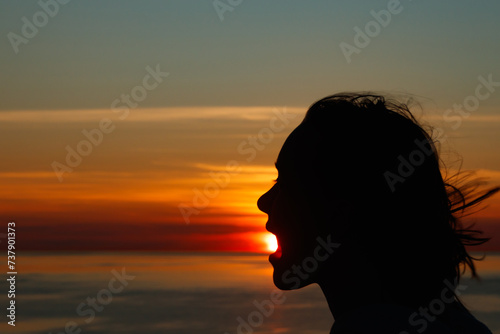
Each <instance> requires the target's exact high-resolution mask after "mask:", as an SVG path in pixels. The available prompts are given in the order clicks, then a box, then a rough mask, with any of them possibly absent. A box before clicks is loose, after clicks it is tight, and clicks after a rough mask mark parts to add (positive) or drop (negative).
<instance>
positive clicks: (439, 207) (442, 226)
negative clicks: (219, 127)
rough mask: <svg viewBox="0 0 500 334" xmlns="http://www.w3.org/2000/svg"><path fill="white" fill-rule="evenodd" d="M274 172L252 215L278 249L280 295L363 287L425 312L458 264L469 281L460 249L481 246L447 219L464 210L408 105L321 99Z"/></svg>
mask: <svg viewBox="0 0 500 334" xmlns="http://www.w3.org/2000/svg"><path fill="white" fill-rule="evenodd" d="M276 167H277V170H278V179H277V180H276V183H275V185H274V186H273V187H272V188H271V189H270V190H269V191H268V192H266V193H265V194H264V195H262V197H261V198H260V199H259V200H258V207H259V209H260V210H262V211H263V212H265V213H267V214H268V216H269V219H268V222H267V224H266V228H267V229H268V231H270V232H271V233H273V234H275V235H276V236H277V239H278V243H279V248H278V251H277V252H276V253H275V254H272V255H271V256H270V261H271V263H272V265H273V267H274V274H273V280H274V283H275V285H276V286H277V287H278V288H280V289H284V290H287V289H296V288H300V287H303V286H306V285H309V284H311V283H318V284H320V286H322V288H324V286H327V285H332V286H334V285H335V286H336V288H337V289H343V288H345V286H346V285H349V284H351V283H353V284H362V282H363V280H364V281H365V282H366V284H369V282H375V283H373V284H375V285H376V289H378V290H379V291H380V296H382V297H381V298H383V299H384V300H385V301H390V302H394V303H399V304H407V305H421V304H422V303H425V301H428V300H430V299H432V298H434V297H435V296H436V295H439V293H440V291H441V290H442V288H443V286H445V285H444V284H445V283H444V282H445V280H448V281H449V282H450V283H453V282H455V281H456V279H458V278H459V277H460V272H461V270H460V266H461V264H468V265H469V266H470V268H471V269H472V273H473V275H474V276H475V270H474V265H473V263H472V258H471V257H470V256H469V254H468V253H467V252H466V250H465V247H464V245H465V244H468V243H469V244H479V243H482V242H485V241H486V240H487V239H482V238H476V237H474V236H473V233H472V232H475V231H469V230H465V229H459V228H458V227H457V224H458V221H457V219H456V218H455V216H454V215H453V213H454V212H456V211H458V210H463V209H464V208H465V207H467V206H469V205H470V204H467V203H466V202H465V197H463V195H462V193H460V191H459V190H458V189H457V188H455V187H452V186H450V185H448V184H447V183H446V182H445V181H444V180H443V178H442V176H441V172H440V164H439V157H438V152H437V150H436V147H435V145H434V143H433V141H432V139H431V137H430V136H429V134H428V133H427V132H426V131H425V130H424V129H423V128H422V126H420V125H419V123H418V122H417V121H416V119H415V118H414V117H413V115H412V114H411V112H410V111H409V109H408V108H407V106H406V105H404V104H401V103H397V102H394V101H387V100H386V99H385V98H384V97H382V96H378V95H373V94H351V93H345V94H337V95H333V96H329V97H326V98H323V99H321V100H319V101H317V102H316V103H314V104H313V105H312V106H311V107H310V108H309V110H308V112H307V114H306V116H305V118H304V120H303V121H302V123H301V124H300V125H299V126H298V127H297V128H296V129H295V130H294V131H293V132H292V133H291V134H290V135H289V137H288V138H287V139H286V141H285V143H284V145H283V147H282V149H281V151H280V153H279V155H278V158H277V161H276ZM495 191H496V190H495ZM489 195H490V194H487V195H484V196H483V197H486V196H489ZM481 199H482V198H481ZM459 202H460V206H459V205H458V203H459Z"/></svg>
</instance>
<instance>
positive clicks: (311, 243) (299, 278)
mask: <svg viewBox="0 0 500 334" xmlns="http://www.w3.org/2000/svg"><path fill="white" fill-rule="evenodd" d="M314 147H315V145H314V136H312V133H311V131H310V130H309V129H308V128H307V127H306V126H304V125H299V126H298V127H297V128H296V129H295V130H294V131H293V132H292V133H291V134H290V135H289V137H288V138H287V139H286V141H285V143H284V145H283V147H282V148H281V151H280V153H279V155H278V159H277V161H276V168H277V170H278V179H277V180H276V183H275V184H274V186H273V187H272V188H271V189H269V191H267V192H266V193H265V194H264V195H262V196H261V197H260V198H259V200H258V202H257V206H258V207H259V209H260V210H261V211H263V212H265V213H267V214H268V221H267V223H266V229H267V230H268V231H269V232H271V233H273V234H275V235H276V238H277V240H278V250H277V251H276V252H275V253H273V254H271V255H270V256H269V261H270V262H271V264H272V265H273V268H274V273H273V281H274V284H275V285H276V286H277V287H278V288H280V289H282V290H291V289H297V288H300V287H303V286H306V285H308V284H311V283H313V282H315V281H316V278H317V274H318V270H315V271H314V272H308V271H306V270H304V268H301V264H302V263H303V262H304V259H306V258H311V256H312V255H313V251H314V248H315V247H317V245H318V244H317V241H316V238H317V237H318V235H319V234H318V231H317V227H316V224H315V221H314V217H315V215H314V214H313V213H314V207H313V205H311V203H312V201H311V199H313V198H314V197H315V195H316V190H315V189H316V187H315V186H314V185H313V183H314V180H313V177H312V175H313V174H312V173H313V171H312V170H311V165H312V164H311V161H312V159H315V152H314ZM305 184H308V185H309V186H307V187H305V186H304V185H305Z"/></svg>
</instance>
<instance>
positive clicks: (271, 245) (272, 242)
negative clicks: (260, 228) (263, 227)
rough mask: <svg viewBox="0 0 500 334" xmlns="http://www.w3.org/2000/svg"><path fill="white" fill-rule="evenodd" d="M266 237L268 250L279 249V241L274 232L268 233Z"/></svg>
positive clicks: (274, 250)
mask: <svg viewBox="0 0 500 334" xmlns="http://www.w3.org/2000/svg"><path fill="white" fill-rule="evenodd" d="M265 238H266V244H267V250H269V251H271V252H273V253H274V252H276V250H277V249H278V241H277V240H276V236H275V235H274V234H268V235H266V236H265Z"/></svg>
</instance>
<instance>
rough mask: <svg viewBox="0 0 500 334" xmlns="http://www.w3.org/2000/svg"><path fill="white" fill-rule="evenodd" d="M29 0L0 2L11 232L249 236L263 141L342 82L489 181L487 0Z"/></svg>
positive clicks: (497, 82)
mask: <svg viewBox="0 0 500 334" xmlns="http://www.w3.org/2000/svg"><path fill="white" fill-rule="evenodd" d="M62 2H63V1H62ZM221 2H222V3H227V1H221ZM42 3H50V4H51V6H52V7H47V8H50V9H47V10H49V11H50V10H51V11H52V12H51V14H52V15H48V14H37V13H39V12H40V11H42V10H43V9H42V7H41V5H40V4H39V3H38V2H37V1H22V2H19V1H3V2H1V3H0V33H1V35H2V36H3V37H2V39H1V40H0V75H1V76H0V139H1V143H2V144H1V147H2V159H1V160H0V184H1V186H0V222H4V223H3V224H5V225H4V226H7V222H8V221H10V220H13V221H15V222H16V224H17V228H18V236H17V238H18V244H19V245H20V247H21V248H23V249H30V250H58V249H65V250H67V249H70V250H184V251H187V250H194V251H252V252H262V251H264V252H265V251H266V243H265V239H266V235H267V232H266V231H265V229H264V224H265V222H266V215H265V214H263V213H261V212H260V211H259V210H258V209H257V206H256V201H257V199H258V198H259V196H260V195H261V194H262V193H264V192H265V191H266V190H267V189H268V188H269V187H270V186H271V185H272V180H273V179H275V178H276V176H277V173H276V170H275V168H274V162H275V160H276V157H277V154H278V152H279V149H280V147H281V145H282V144H283V142H284V140H285V139H286V137H287V136H288V134H289V133H290V132H291V131H292V130H293V129H294V128H295V127H296V126H297V125H298V124H299V123H300V121H301V120H302V118H303V116H304V114H305V112H306V110H307V107H308V106H309V105H310V104H312V103H313V102H314V101H316V100H317V99H319V98H322V97H324V96H326V95H329V94H333V93H337V92H341V91H366V90H369V91H376V92H381V93H390V94H393V95H395V96H402V97H403V99H407V98H408V97H412V98H413V99H415V100H416V101H418V102H420V104H421V108H416V109H415V110H416V115H417V116H418V118H419V119H421V120H423V121H424V122H426V123H429V124H432V125H434V126H436V127H440V128H441V129H443V131H444V133H445V135H446V137H447V141H445V142H444V143H442V147H441V149H442V152H443V156H442V157H443V160H444V162H445V163H447V165H448V166H449V167H450V169H452V170H454V169H457V168H458V167H459V166H460V160H459V159H460V157H461V158H463V163H462V164H461V168H462V169H463V170H477V171H478V176H484V177H487V178H489V180H490V182H491V184H492V185H493V184H496V185H499V184H500V155H499V149H498V148H499V144H500V131H499V129H500V66H499V65H500V62H499V54H500V43H499V41H498V32H499V31H500V22H499V20H498V13H499V12H500V3H499V2H497V1H493V0H491V1H482V2H472V1H461V0H459V1H439V2H436V1H409V0H406V1H405V0H402V1H401V2H400V5H399V6H398V7H397V9H394V8H393V11H394V12H395V13H396V12H397V13H396V14H394V13H393V14H391V17H390V18H387V17H385V20H386V21H384V22H383V23H384V25H385V26H383V25H382V24H380V23H377V21H376V17H378V18H379V19H380V17H381V16H380V15H381V14H380V13H381V11H382V10H384V11H386V12H387V10H388V4H389V3H391V1H373V0H372V1H368V0H365V1H356V2H355V3H353V2H347V1H314V2H306V1H296V0H293V1H290V0H287V1H284V0H282V1H263V0H247V1H242V2H241V4H239V5H237V6H231V10H227V11H225V12H223V13H221V12H220V9H219V12H218V11H217V9H216V8H215V7H214V5H213V1H211V0H203V1H201V0H200V1H194V0H190V1H186V0H178V1H104V2H98V1H78V0H73V1H70V2H68V3H67V4H60V3H59V2H57V5H54V3H56V2H55V0H54V1H50V0H45V2H44V1H42ZM374 13H375V14H374ZM377 13H378V14H377ZM44 15H45V16H44ZM377 15H378V16H377ZM44 17H45V18H47V20H46V21H45V22H44V21H43V18H44ZM221 17H222V18H223V20H221ZM36 20H38V21H36ZM40 20H42V21H40ZM26 22H28V23H26ZM33 22H35V23H36V22H38V25H39V26H38V27H37V26H35V25H34V24H33ZM370 22H374V23H372V24H371V25H367V23H370ZM30 25H32V27H34V28H35V29H36V32H35V31H34V30H33V29H31V30H30V27H29V26H30ZM365 26H368V27H369V26H371V27H375V26H378V27H379V30H378V32H377V33H373V31H372V32H371V33H369V34H371V36H372V37H370V36H368V35H367V36H368V39H369V40H368V41H366V40H365V41H364V42H365V44H363V45H361V46H360V44H359V43H358V46H357V47H356V45H357V44H356V41H358V42H359V41H360V39H359V36H358V38H357V37H356V35H357V31H359V29H361V31H364V30H365ZM356 27H358V28H359V29H355V28H356ZM27 33H28V35H29V34H31V35H29V36H26V34H27ZM23 34H24V35H23ZM21 40H22V41H23V42H19V41H21ZM16 41H17V42H16ZM341 43H346V44H349V45H351V46H353V47H356V48H357V52H356V53H353V54H351V55H350V56H349V57H346V55H345V54H344V53H343V51H342V48H341V45H342V44H341ZM343 45H345V44H343ZM488 82H489V83H488ZM475 102H478V103H477V104H474V103H475ZM457 104H459V105H465V107H463V108H466V109H462V110H465V111H463V112H462V113H459V111H457V109H456V108H454V105H457ZM467 110H469V111H467ZM352 131H353V136H355V135H356V125H355V124H353V125H352ZM92 141H93V142H92ZM89 143H90V144H89ZM340 144H341V143H340ZM89 145H90V146H89ZM78 151H80V152H83V153H81V154H78ZM68 152H76V153H70V157H69V158H68ZM75 154H78V156H79V158H78V157H75ZM68 161H69V162H68ZM368 166H369V162H368V161H367V168H368ZM214 185H215V186H214ZM200 194H201V195H200ZM207 194H208V195H207ZM488 204H489V206H488V207H487V208H486V209H485V210H483V211H481V212H479V213H478V214H476V215H475V216H473V217H471V218H472V219H473V220H474V221H476V222H477V224H478V225H477V226H478V227H479V228H482V229H484V230H485V231H486V232H487V233H488V235H489V236H493V237H494V239H493V240H492V241H491V242H490V243H489V246H487V248H488V249H494V250H498V251H500V195H496V196H495V197H493V198H491V199H490V200H489V201H488ZM189 208H191V209H192V210H191V211H189V210H190V209H189ZM185 210H188V211H185ZM193 210H194V211H193ZM182 212H190V214H189V217H188V218H187V217H186V214H184V216H183V214H182ZM0 233H4V231H0ZM3 237H5V235H3Z"/></svg>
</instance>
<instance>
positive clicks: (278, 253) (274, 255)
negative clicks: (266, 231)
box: [269, 240, 282, 262]
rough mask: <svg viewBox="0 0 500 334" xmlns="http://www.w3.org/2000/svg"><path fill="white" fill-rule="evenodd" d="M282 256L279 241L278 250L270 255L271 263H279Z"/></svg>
mask: <svg viewBox="0 0 500 334" xmlns="http://www.w3.org/2000/svg"><path fill="white" fill-rule="evenodd" d="M281 255H282V251H281V245H280V243H279V240H278V248H277V249H276V251H275V252H274V253H272V254H271V255H269V261H270V262H272V261H277V260H279V259H280V258H281Z"/></svg>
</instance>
